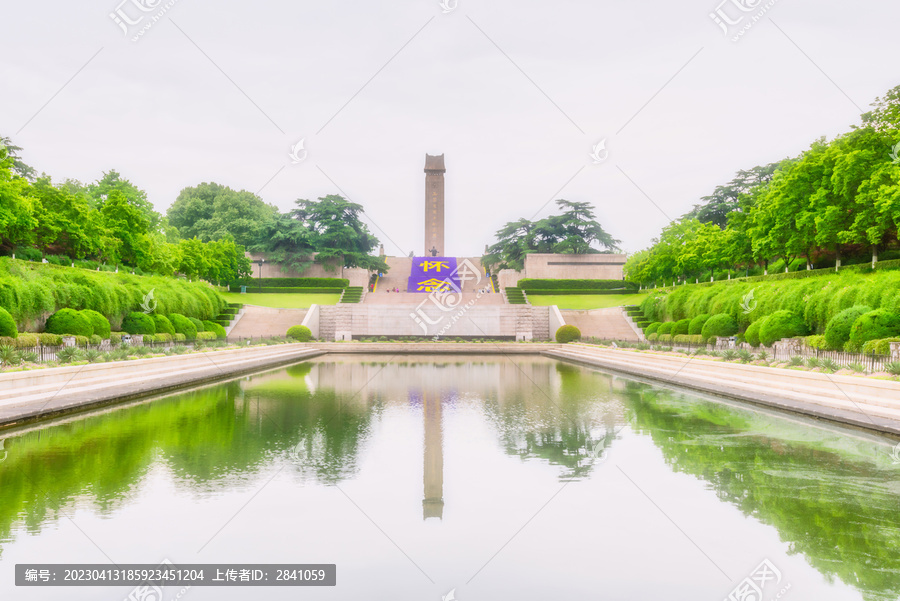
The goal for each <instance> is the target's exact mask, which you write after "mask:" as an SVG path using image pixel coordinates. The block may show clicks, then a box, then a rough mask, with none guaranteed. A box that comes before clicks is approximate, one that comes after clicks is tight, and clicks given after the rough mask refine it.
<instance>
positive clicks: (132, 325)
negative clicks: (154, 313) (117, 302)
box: [122, 312, 156, 336]
mask: <svg viewBox="0 0 900 601" xmlns="http://www.w3.org/2000/svg"><path fill="white" fill-rule="evenodd" d="M122 329H123V330H124V331H126V332H128V333H129V334H131V335H132V336H134V335H136V334H156V322H155V321H153V318H152V317H150V316H149V315H147V314H146V313H137V312H135V313H129V314H128V316H127V317H125V319H124V320H122Z"/></svg>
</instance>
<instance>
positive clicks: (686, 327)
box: [672, 319, 691, 336]
mask: <svg viewBox="0 0 900 601" xmlns="http://www.w3.org/2000/svg"><path fill="white" fill-rule="evenodd" d="M690 329H691V320H690V319H682V320H680V321H676V322H675V327H674V328H672V335H673V336H680V335H684V334H688V333H690Z"/></svg>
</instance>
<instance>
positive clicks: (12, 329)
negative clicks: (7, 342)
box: [0, 307, 19, 338]
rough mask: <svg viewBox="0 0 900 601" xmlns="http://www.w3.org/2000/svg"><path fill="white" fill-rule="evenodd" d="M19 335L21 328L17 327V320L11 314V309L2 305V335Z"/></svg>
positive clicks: (0, 319) (0, 317)
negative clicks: (8, 309)
mask: <svg viewBox="0 0 900 601" xmlns="http://www.w3.org/2000/svg"><path fill="white" fill-rule="evenodd" d="M18 335H19V330H18V329H17V328H16V320H15V319H13V317H12V315H10V314H9V311H7V310H6V309H4V308H3V307H0V336H7V337H8V338H15V337H17V336H18Z"/></svg>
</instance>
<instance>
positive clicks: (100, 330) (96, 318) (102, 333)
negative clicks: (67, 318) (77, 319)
mask: <svg viewBox="0 0 900 601" xmlns="http://www.w3.org/2000/svg"><path fill="white" fill-rule="evenodd" d="M79 313H81V314H82V315H84V316H85V317H86V318H87V320H88V321H89V322H91V327H92V328H93V329H94V334H95V335H97V336H99V337H100V338H109V333H110V332H111V331H112V328H111V327H110V325H109V320H108V319H106V318H105V317H104V316H103V315H101V314H100V313H98V312H97V311H93V310H91V309H84V310H82V311H79Z"/></svg>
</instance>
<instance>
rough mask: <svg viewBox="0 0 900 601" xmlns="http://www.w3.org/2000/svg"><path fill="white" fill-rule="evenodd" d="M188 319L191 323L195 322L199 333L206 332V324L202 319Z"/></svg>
mask: <svg viewBox="0 0 900 601" xmlns="http://www.w3.org/2000/svg"><path fill="white" fill-rule="evenodd" d="M188 319H189V320H191V323H192V324H194V327H195V328H196V329H197V333H198V334H199V333H200V332H205V331H206V326H205V325H203V322H202V321H200V320H199V319H197V318H196V317H188Z"/></svg>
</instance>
